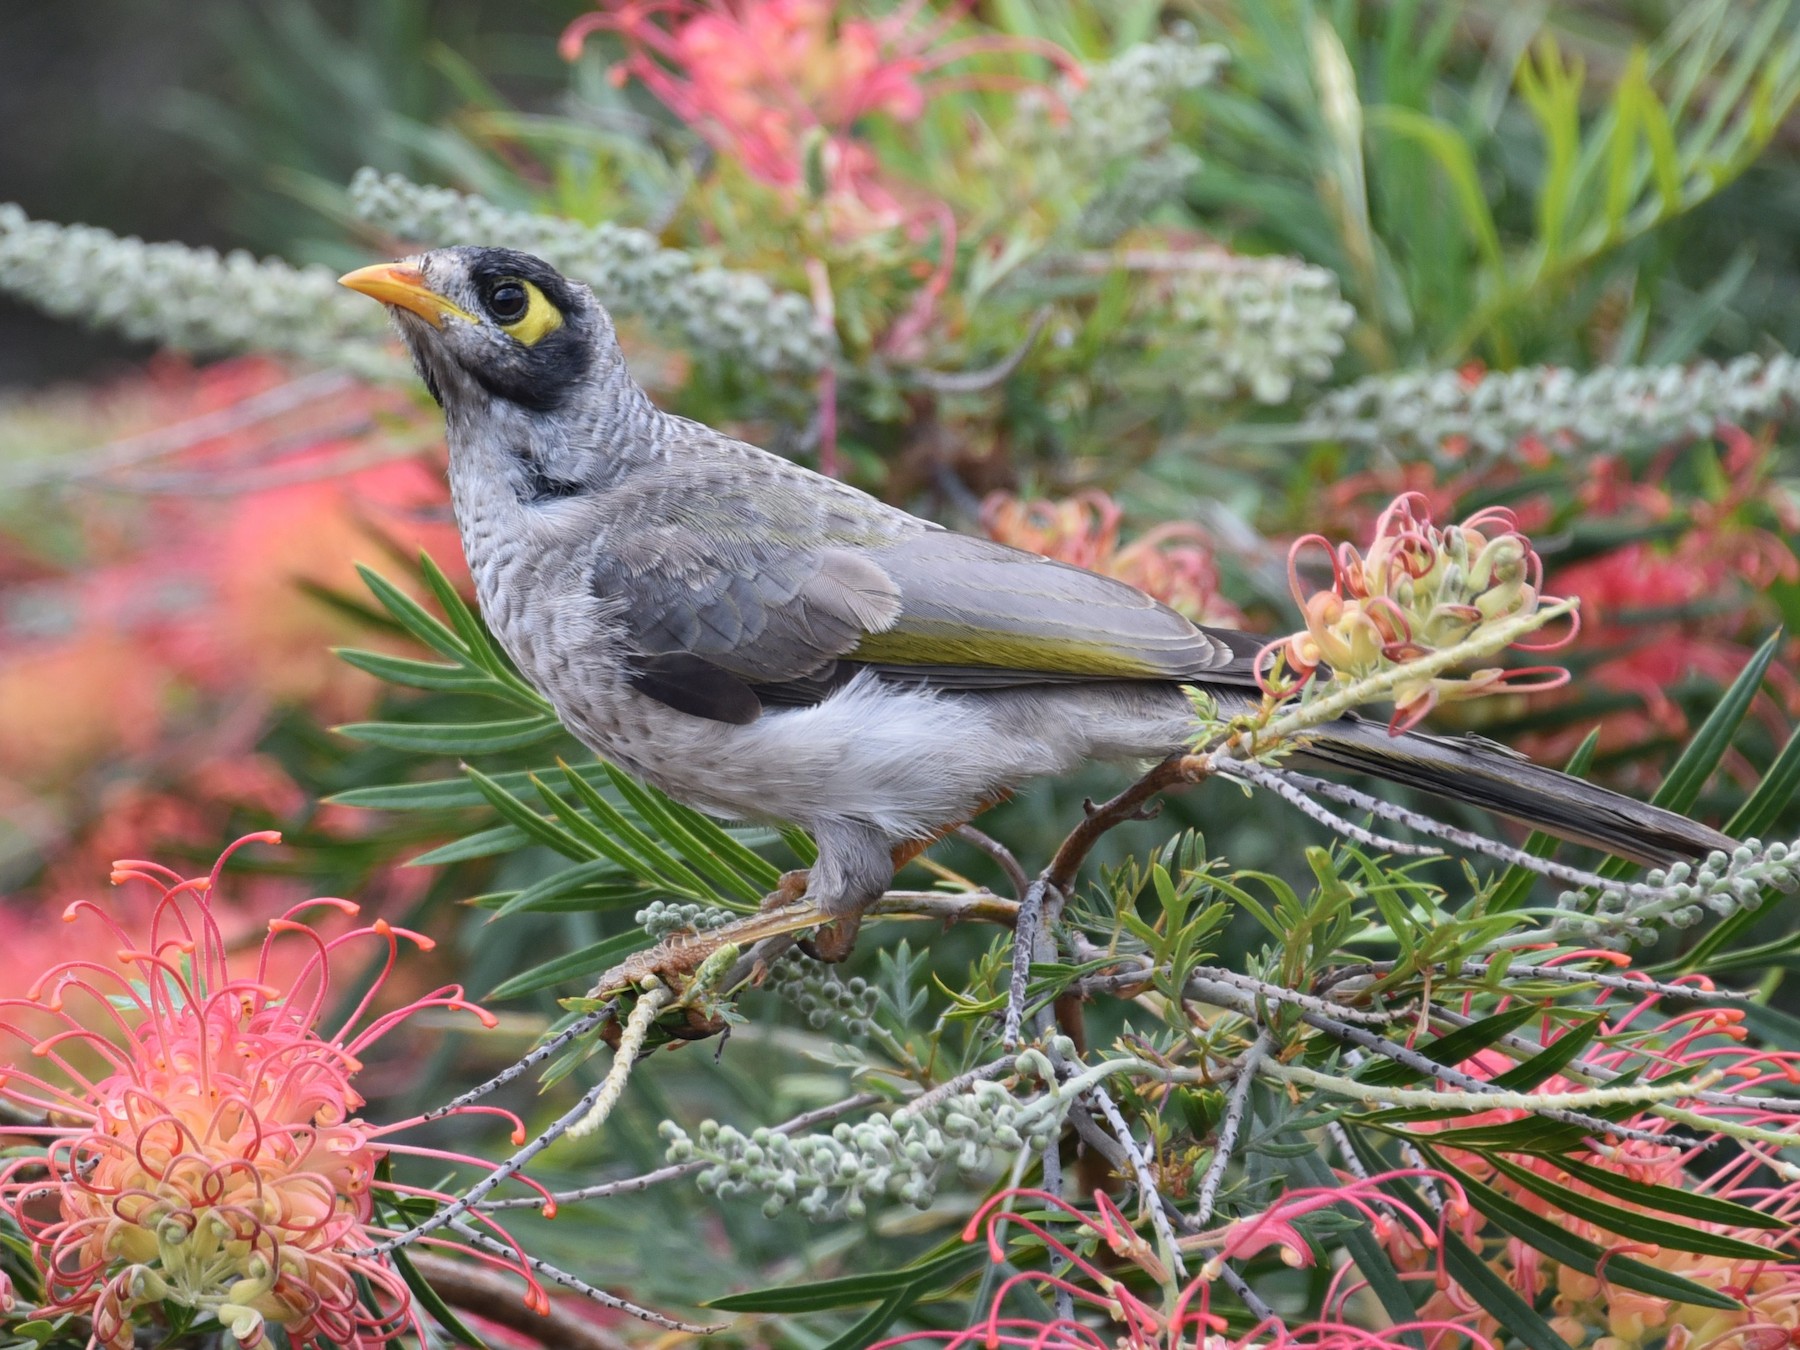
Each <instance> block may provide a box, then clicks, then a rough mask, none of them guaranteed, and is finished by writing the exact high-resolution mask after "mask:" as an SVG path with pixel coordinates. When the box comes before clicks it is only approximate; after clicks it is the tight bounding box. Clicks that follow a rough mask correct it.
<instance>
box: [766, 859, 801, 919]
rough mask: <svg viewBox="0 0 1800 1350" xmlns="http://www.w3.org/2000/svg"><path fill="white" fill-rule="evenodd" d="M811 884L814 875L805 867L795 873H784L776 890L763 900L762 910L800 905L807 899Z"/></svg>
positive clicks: (777, 883) (776, 884)
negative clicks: (807, 889)
mask: <svg viewBox="0 0 1800 1350" xmlns="http://www.w3.org/2000/svg"><path fill="white" fill-rule="evenodd" d="M811 883H812V873H811V872H810V871H808V870H807V869H806V868H804V867H802V868H800V869H799V870H798V871H794V872H783V873H782V874H781V880H779V881H777V882H776V883H775V889H774V890H772V891H770V892H769V893H768V894H767V895H765V896H764V897H763V898H762V908H763V909H764V910H771V909H786V908H787V907H788V906H789V905H793V904H798V903H799V902H800V901H801V900H802V899H804V898H805V896H806V888H807V887H808V886H809V885H810V884H811Z"/></svg>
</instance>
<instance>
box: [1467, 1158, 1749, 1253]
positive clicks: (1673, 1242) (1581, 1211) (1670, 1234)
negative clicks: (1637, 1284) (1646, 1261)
mask: <svg viewBox="0 0 1800 1350" xmlns="http://www.w3.org/2000/svg"><path fill="white" fill-rule="evenodd" d="M1488 1161H1489V1162H1490V1163H1492V1164H1493V1165H1494V1167H1495V1168H1496V1169H1497V1170H1498V1171H1499V1172H1500V1174H1501V1175H1502V1176H1504V1177H1506V1178H1507V1179H1508V1180H1509V1181H1511V1182H1513V1183H1514V1184H1515V1185H1517V1186H1521V1187H1523V1188H1524V1189H1525V1190H1528V1191H1530V1192H1531V1193H1532V1194H1533V1195H1536V1196H1538V1197H1540V1198H1541V1199H1544V1200H1546V1201H1548V1202H1549V1203H1550V1204H1552V1205H1554V1206H1555V1207H1556V1208H1557V1209H1559V1210H1561V1211H1562V1212H1563V1213H1565V1214H1571V1215H1573V1216H1574V1217H1575V1218H1577V1219H1582V1220H1585V1221H1586V1222H1588V1223H1591V1224H1593V1225H1594V1226H1595V1227H1597V1228H1603V1229H1605V1230H1606V1231H1607V1232H1609V1233H1617V1234H1618V1235H1619V1236H1620V1237H1623V1238H1630V1239H1632V1240H1633V1241H1635V1242H1648V1243H1652V1244H1654V1245H1656V1246H1660V1247H1673V1248H1674V1249H1675V1250H1676V1251H1684V1252H1697V1253H1699V1254H1701V1255H1703V1256H1722V1257H1725V1258H1726V1259H1727V1260H1733V1261H1766V1260H1768V1259H1769V1257H1770V1255H1771V1253H1770V1250H1769V1248H1767V1247H1759V1246H1757V1245H1756V1244H1755V1243H1754V1242H1745V1241H1744V1240H1743V1239H1742V1238H1734V1237H1730V1236H1727V1235H1726V1234H1724V1233H1712V1232H1708V1231H1707V1230H1706V1229H1704V1228H1699V1227H1696V1226H1694V1225H1692V1224H1681V1223H1675V1222H1673V1221H1671V1220H1669V1219H1663V1218H1658V1217H1657V1216H1656V1215H1654V1214H1645V1213H1642V1212H1640V1211H1638V1210H1635V1209H1623V1208H1621V1207H1620V1206H1618V1205H1612V1204H1608V1203H1607V1202H1606V1201H1604V1200H1596V1199H1595V1198H1594V1197H1593V1196H1591V1195H1587V1194H1584V1193H1582V1192H1579V1191H1573V1190H1570V1189H1569V1188H1568V1187H1566V1186H1560V1185H1558V1184H1557V1183H1556V1182H1554V1181H1551V1180H1550V1179H1549V1178H1548V1177H1545V1176H1540V1175H1539V1174H1538V1173H1536V1172H1533V1171H1532V1170H1531V1169H1530V1168H1529V1167H1521V1166H1519V1164H1517V1163H1515V1162H1512V1161H1511V1160H1509V1159H1507V1158H1502V1157H1498V1156H1495V1155H1491V1154H1490V1155H1489V1157H1488Z"/></svg>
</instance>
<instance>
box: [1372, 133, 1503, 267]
mask: <svg viewBox="0 0 1800 1350" xmlns="http://www.w3.org/2000/svg"><path fill="white" fill-rule="evenodd" d="M1365 115H1366V117H1367V119H1368V123H1369V125H1370V126H1371V127H1380V128H1383V129H1385V130H1387V131H1391V132H1393V133H1395V134H1396V135H1398V136H1401V137H1403V138H1404V139H1406V140H1409V141H1412V142H1413V143H1414V144H1415V145H1419V146H1421V147H1423V148H1424V149H1425V151H1426V153H1428V154H1429V155H1430V156H1431V157H1432V158H1433V159H1435V160H1436V161H1437V164H1438V167H1439V168H1440V169H1442V170H1443V171H1444V176H1445V177H1446V178H1448V179H1449V180H1450V189H1451V192H1452V194H1453V197H1454V200H1455V202H1456V205H1457V208H1458V209H1459V210H1460V211H1461V212H1462V217H1463V223H1464V224H1466V225H1467V226H1468V227H1469V233H1470V234H1471V235H1473V236H1474V239H1475V244H1476V246H1477V247H1478V248H1479V249H1480V250H1481V256H1482V258H1483V260H1484V261H1485V262H1486V263H1487V265H1488V266H1489V267H1491V268H1494V269H1498V268H1500V267H1501V266H1502V264H1503V261H1504V259H1503V258H1502V255H1501V252H1500V231H1499V228H1498V227H1497V226H1496V225H1495V224H1494V213H1493V212H1492V211H1491V210H1490V209H1489V208H1488V200H1487V191H1486V189H1485V188H1483V187H1482V184H1481V173H1480V171H1479V170H1478V169H1477V168H1476V166H1475V152H1474V150H1473V149H1472V148H1471V147H1470V145H1469V142H1468V141H1467V140H1465V139H1464V137H1463V134H1462V133H1461V132H1460V131H1458V130H1457V129H1456V128H1455V127H1453V126H1450V125H1449V124H1448V123H1445V122H1442V121H1439V120H1438V119H1437V118H1435V117H1430V116H1428V115H1426V114H1425V113H1422V112H1418V111H1415V110H1414V109H1412V108H1405V107H1399V106H1396V105H1386V106H1375V107H1370V108H1368V109H1366V111H1365Z"/></svg>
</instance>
